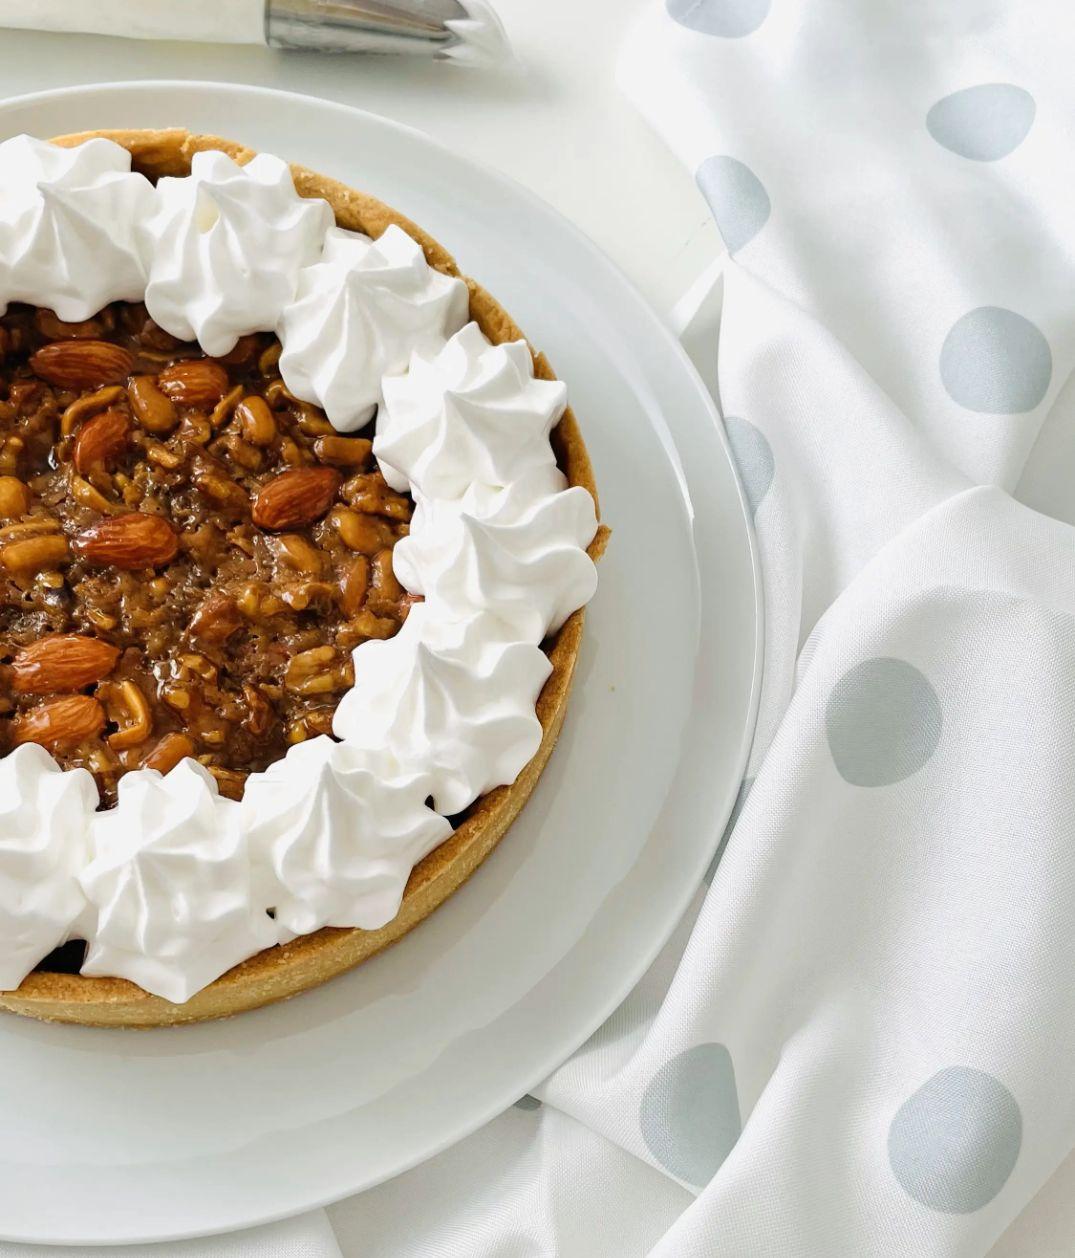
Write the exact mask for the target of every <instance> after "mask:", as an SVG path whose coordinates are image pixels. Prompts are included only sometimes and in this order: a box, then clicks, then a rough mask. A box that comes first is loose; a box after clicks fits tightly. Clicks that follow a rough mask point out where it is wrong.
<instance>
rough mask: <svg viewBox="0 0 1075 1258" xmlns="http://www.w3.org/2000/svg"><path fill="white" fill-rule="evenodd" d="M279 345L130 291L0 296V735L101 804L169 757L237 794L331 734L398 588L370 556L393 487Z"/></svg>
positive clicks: (383, 557) (384, 550) (384, 528)
mask: <svg viewBox="0 0 1075 1258" xmlns="http://www.w3.org/2000/svg"><path fill="white" fill-rule="evenodd" d="M279 349H280V347H279V343H278V342H277V341H276V339H275V338H274V337H272V336H271V335H268V334H259V335H255V336H250V337H243V338H241V340H240V341H239V343H238V344H237V345H236V347H235V349H234V350H233V351H232V352H231V353H230V354H227V355H224V356H223V357H222V358H219V359H210V358H207V357H206V356H205V355H203V354H202V353H201V352H200V350H199V349H198V347H197V346H196V345H188V344H184V343H182V342H180V341H178V340H177V339H176V338H175V337H173V336H170V335H169V334H168V333H166V332H164V331H163V329H161V328H159V327H158V326H157V325H156V324H155V323H154V322H153V321H152V320H151V319H149V318H148V316H147V314H146V312H145V308H144V307H143V306H140V305H125V304H122V303H117V304H115V305H113V306H109V307H106V308H105V309H104V310H102V311H101V312H99V313H98V314H97V315H96V316H94V318H93V319H89V320H86V321H85V322H84V323H82V324H77V325H75V324H64V323H62V322H61V321H60V320H58V319H56V317H55V315H54V314H52V312H50V311H41V310H34V309H32V308H30V307H27V306H19V305H13V306H12V307H11V308H10V309H9V310H8V312H7V314H5V315H3V316H2V317H0V754H4V753H5V752H7V751H8V750H10V749H11V748H12V747H14V746H17V745H18V744H19V743H23V742H37V743H40V744H41V745H42V746H44V747H47V748H48V749H49V750H50V751H51V752H52V753H53V754H54V755H55V756H56V757H57V759H58V760H59V761H60V763H61V764H62V765H63V767H65V768H73V767H84V768H86V769H88V770H89V771H90V772H91V773H93V774H94V776H95V778H96V779H97V783H98V786H99V788H100V790H101V798H102V806H108V805H111V804H112V803H114V802H115V799H116V784H117V782H118V780H119V778H120V777H122V775H123V774H124V773H126V772H129V771H130V770H132V769H137V768H141V767H147V768H152V769H157V770H158V771H160V772H168V770H169V769H171V768H173V767H174V766H175V765H176V764H178V763H179V761H180V760H182V759H183V758H184V757H187V756H190V757H192V758H194V759H196V760H198V761H199V763H201V764H203V765H204V766H205V767H206V768H207V769H208V770H209V772H210V773H211V774H212V775H213V776H214V778H215V779H216V781H217V783H218V786H219V788H220V790H221V792H222V793H223V794H226V795H228V796H229V797H231V798H239V797H240V796H241V795H242V792H243V786H244V783H245V781H246V777H247V775H248V774H249V773H250V772H253V771H260V770H263V769H265V768H267V767H268V766H269V765H270V764H271V763H272V762H273V761H274V760H277V759H279V758H280V757H281V756H282V755H284V754H285V752H286V751H287V748H288V747H289V746H290V745H291V744H292V743H294V742H296V741H301V740H303V739H306V738H314V737H316V736H318V735H321V734H331V732H332V717H333V713H334V711H335V706H336V704H337V702H338V701H339V698H340V695H341V693H342V692H343V691H344V690H345V689H346V688H347V687H348V686H350V685H351V684H352V683H353V665H352V661H351V652H352V650H353V649H354V647H355V646H357V645H359V644H360V643H362V642H364V641H366V640H368V639H370V638H389V637H391V636H392V635H393V634H394V633H396V632H397V630H398V629H399V626H400V625H401V624H402V622H403V620H404V619H405V618H406V615H407V612H408V610H409V608H410V606H411V604H412V602H413V601H414V598H413V596H412V595H409V594H407V593H405V592H404V591H403V590H402V588H401V587H400V585H399V582H398V581H397V580H396V578H395V576H394V575H393V572H392V548H393V547H394V545H395V543H396V542H397V541H398V540H399V538H400V537H403V536H405V535H406V533H407V530H408V525H409V521H410V517H411V511H412V510H413V503H412V502H411V500H410V498H409V497H407V496H406V495H402V494H396V493H394V492H393V491H392V490H391V489H390V488H389V487H388V486H387V485H386V484H385V482H384V480H383V478H382V477H381V475H380V473H379V472H378V471H377V470H376V463H375V461H374V458H373V454H372V448H371V441H370V438H371V435H372V434H371V432H370V431H368V430H367V431H366V432H364V433H360V434H356V435H344V434H341V433H337V432H335V431H334V430H333V428H332V426H331V425H330V424H329V423H328V421H327V420H326V419H325V416H324V414H323V413H322V412H321V411H320V410H319V409H318V408H317V407H315V406H312V405H310V404H309V403H307V402H303V401H301V400H299V399H298V398H296V397H295V396H294V394H292V393H291V392H290V391H289V390H288V389H287V387H286V386H285V385H284V383H283V381H282V380H281V379H280V374H279ZM345 477H347V478H350V479H347V480H346V481H345V479H344V478H345Z"/></svg>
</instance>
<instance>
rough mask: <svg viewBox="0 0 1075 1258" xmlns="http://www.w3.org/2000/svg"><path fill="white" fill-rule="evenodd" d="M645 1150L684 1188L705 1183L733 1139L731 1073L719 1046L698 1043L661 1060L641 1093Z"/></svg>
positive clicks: (735, 1101)
mask: <svg viewBox="0 0 1075 1258" xmlns="http://www.w3.org/2000/svg"><path fill="white" fill-rule="evenodd" d="M639 1123H640V1125H641V1128H642V1138H643V1140H645V1142H646V1147H647V1148H648V1149H649V1151H650V1153H652V1154H653V1156H654V1157H655V1158H656V1159H657V1161H658V1162H660V1164H661V1165H662V1166H663V1167H665V1169H666V1170H669V1171H671V1173H672V1174H673V1175H675V1176H676V1177H677V1178H679V1179H681V1180H683V1181H684V1183H687V1184H697V1185H702V1184H707V1183H708V1182H709V1181H710V1180H711V1179H712V1178H713V1176H714V1174H716V1172H717V1170H718V1168H719V1167H720V1164H721V1163H722V1162H723V1161H724V1159H725V1158H726V1157H727V1156H728V1154H729V1153H730V1152H731V1150H732V1146H733V1145H734V1144H735V1142H736V1140H738V1139H739V1133H740V1131H741V1130H742V1124H741V1122H740V1119H739V1098H738V1096H737V1095H736V1091H735V1069H734V1067H733V1066H732V1059H731V1055H730V1053H729V1052H728V1050H727V1049H726V1048H725V1047H724V1045H723V1044H699V1045H697V1046H696V1047H695V1048H689V1049H687V1051H686V1052H685V1053H680V1054H679V1056H678V1057H673V1058H672V1060H671V1061H669V1062H666V1063H665V1064H664V1065H663V1066H662V1067H661V1068H660V1070H658V1071H657V1073H656V1074H655V1075H654V1076H653V1078H652V1079H651V1080H650V1082H649V1084H648V1086H647V1087H646V1090H645V1092H644V1093H643V1094H642V1107H641V1109H640V1111H639Z"/></svg>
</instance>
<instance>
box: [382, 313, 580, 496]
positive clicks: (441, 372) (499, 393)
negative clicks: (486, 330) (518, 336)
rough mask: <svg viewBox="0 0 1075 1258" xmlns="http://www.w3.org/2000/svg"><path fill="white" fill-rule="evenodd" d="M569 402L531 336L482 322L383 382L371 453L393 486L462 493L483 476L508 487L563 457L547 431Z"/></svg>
mask: <svg viewBox="0 0 1075 1258" xmlns="http://www.w3.org/2000/svg"><path fill="white" fill-rule="evenodd" d="M566 406H567V388H566V386H565V385H564V384H562V383H561V381H559V380H539V379H537V378H536V377H535V376H534V361H533V359H532V358H531V356H530V350H529V349H528V347H527V345H526V342H525V341H511V342H509V343H507V344H504V345H491V344H490V343H489V341H487V340H486V338H485V337H484V336H483V335H482V333H481V331H480V330H479V328H478V325H477V324H476V323H468V324H467V326H466V327H465V328H463V329H462V330H461V331H460V332H457V333H456V334H455V336H453V337H452V338H451V340H449V341H448V343H447V344H446V345H445V346H444V348H443V349H442V350H441V351H440V353H439V354H437V355H436V356H435V357H432V358H430V357H427V356H426V355H425V354H423V352H422V351H421V349H417V350H415V351H414V352H413V353H412V354H411V362H410V370H409V371H408V372H407V373H406V375H402V376H394V377H391V378H389V379H386V380H385V382H384V405H383V406H382V407H381V409H380V411H379V413H378V415H377V434H376V436H375V438H374V442H373V452H374V454H375V455H376V456H377V459H378V461H379V463H380V465H381V472H382V474H383V476H384V478H385V480H386V481H387V482H388V483H389V485H391V486H392V488H393V489H396V490H402V489H407V488H408V487H409V486H413V487H414V488H415V490H417V491H418V493H420V494H421V496H422V497H424V498H458V497H461V496H462V495H463V494H464V493H465V492H466V491H467V489H469V488H470V486H471V485H472V484H473V483H474V482H475V481H477V482H479V483H481V484H485V485H492V486H503V485H507V484H509V483H510V482H511V481H513V480H516V479H518V478H519V477H520V476H522V475H523V474H524V473H525V472H528V471H530V470H532V469H534V468H537V467H543V468H545V467H554V466H555V464H556V460H555V457H554V456H553V452H552V447H551V446H550V445H549V434H550V433H551V432H552V430H553V428H554V427H555V426H556V424H557V423H558V421H559V419H560V416H561V415H563V413H564V409H565V407H566Z"/></svg>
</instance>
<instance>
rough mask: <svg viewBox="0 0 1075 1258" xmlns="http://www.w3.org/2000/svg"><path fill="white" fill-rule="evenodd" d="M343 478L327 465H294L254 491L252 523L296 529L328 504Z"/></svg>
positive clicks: (320, 514)
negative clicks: (294, 466)
mask: <svg viewBox="0 0 1075 1258" xmlns="http://www.w3.org/2000/svg"><path fill="white" fill-rule="evenodd" d="M342 479H343V478H342V477H341V476H340V474H339V472H337V471H336V470H335V469H334V468H331V467H296V468H292V469H291V470H290V471H287V472H281V473H280V474H279V475H278V476H274V477H273V478H272V480H270V481H266V482H265V484H264V485H262V486H261V488H260V489H259V490H258V492H257V493H256V494H255V495H254V506H253V511H252V515H253V519H254V523H255V524H256V525H258V526H259V528H263V529H272V530H276V529H297V528H303V527H304V526H305V525H307V524H313V522H314V521H315V520H319V519H320V518H321V517H322V516H323V515H324V514H325V512H326V511H327V510H328V509H329V507H331V506H332V500H333V499H334V498H335V497H336V491H337V489H339V487H340V482H341V480H342Z"/></svg>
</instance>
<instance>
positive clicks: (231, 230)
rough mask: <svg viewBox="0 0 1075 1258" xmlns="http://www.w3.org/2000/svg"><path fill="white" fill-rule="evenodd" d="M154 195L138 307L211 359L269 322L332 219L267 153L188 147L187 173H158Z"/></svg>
mask: <svg viewBox="0 0 1075 1258" xmlns="http://www.w3.org/2000/svg"><path fill="white" fill-rule="evenodd" d="M155 196H156V208H155V211H154V213H153V215H152V217H151V218H149V219H148V221H147V222H146V223H145V224H144V226H143V237H144V241H145V249H146V256H147V268H146V269H147V276H148V279H147V283H146V284H145V286H144V291H145V303H146V309H147V310H148V311H149V314H150V317H151V318H152V319H154V320H155V322H157V323H159V324H160V326H161V327H162V328H163V329H164V330H165V331H166V332H170V333H171V335H172V336H177V337H179V339H180V340H183V341H193V340H197V341H198V342H199V343H200V344H201V347H202V349H204V350H205V352H206V353H207V354H210V355H212V356H214V357H218V356H220V355H221V354H227V353H229V352H230V351H231V350H232V349H234V348H235V342H236V341H237V340H238V339H239V337H240V336H246V335H247V334H248V333H251V332H258V331H261V330H264V329H267V328H272V327H273V326H275V324H276V321H277V320H278V319H279V317H280V315H281V313H282V311H283V309H284V307H285V306H286V305H287V303H288V302H289V301H290V300H291V298H292V297H293V296H294V293H295V286H296V284H297V282H298V276H299V271H300V270H301V269H302V268H303V267H304V266H308V265H309V264H310V263H312V262H316V261H317V259H318V258H319V257H320V255H321V249H322V245H323V243H324V239H325V235H326V233H327V232H328V230H329V228H330V227H331V225H332V222H333V215H332V210H331V209H330V208H329V206H328V203H327V202H325V201H321V200H313V199H309V198H305V197H300V196H299V195H298V193H297V192H296V191H295V184H294V182H293V180H292V178H291V170H290V168H289V167H288V165H287V163H286V162H282V161H281V160H280V159H279V158H278V157H270V156H269V155H268V154H267V153H259V154H258V155H257V157H255V158H254V159H253V160H252V161H250V162H248V163H247V164H246V165H245V166H239V165H238V164H237V163H236V162H234V161H233V160H232V159H231V158H230V157H228V156H227V154H226V153H220V152H217V151H215V150H214V151H209V152H202V153H195V154H194V160H193V161H192V162H191V168H190V174H189V175H186V176H184V177H183V178H172V177H166V178H164V179H160V180H158V182H157V186H156V192H155Z"/></svg>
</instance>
